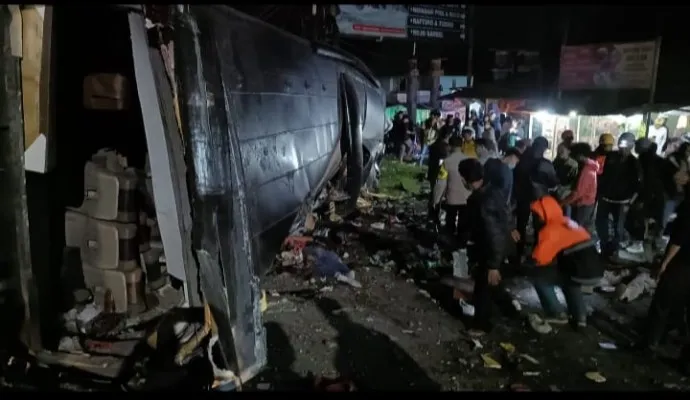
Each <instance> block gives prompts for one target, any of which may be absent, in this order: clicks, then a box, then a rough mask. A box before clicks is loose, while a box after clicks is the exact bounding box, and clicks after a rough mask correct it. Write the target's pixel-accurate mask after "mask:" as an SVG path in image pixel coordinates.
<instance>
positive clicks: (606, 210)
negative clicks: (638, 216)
mask: <svg viewBox="0 0 690 400" xmlns="http://www.w3.org/2000/svg"><path fill="white" fill-rule="evenodd" d="M609 217H611V219H612V220H613V227H611V224H610V221H609ZM624 222H625V206H624V205H623V204H620V203H610V202H608V201H605V200H603V199H602V200H599V204H598V205H597V215H596V226H597V235H598V236H599V240H600V243H601V252H602V254H603V255H605V256H612V255H614V254H616V252H617V251H618V248H619V247H620V243H621V240H623V235H624V232H623V230H624V227H623V226H624V225H623V223H624ZM611 231H613V235H611Z"/></svg>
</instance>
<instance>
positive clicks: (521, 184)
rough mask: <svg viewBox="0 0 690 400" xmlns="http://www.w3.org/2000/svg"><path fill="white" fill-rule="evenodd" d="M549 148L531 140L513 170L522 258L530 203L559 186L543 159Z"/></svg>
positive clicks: (539, 138)
mask: <svg viewBox="0 0 690 400" xmlns="http://www.w3.org/2000/svg"><path fill="white" fill-rule="evenodd" d="M548 148H549V141H548V140H546V138H544V137H543V136H539V137H538V138H536V139H534V143H533V144H532V145H531V146H530V147H528V148H527V150H526V151H525V152H524V153H523V154H522V156H521V157H520V162H519V163H518V165H517V167H516V168H515V174H514V178H515V181H514V184H513V195H514V196H515V203H516V205H515V216H516V220H517V230H518V232H519V233H520V237H521V238H522V239H521V240H520V242H519V243H518V245H517V249H516V250H517V255H518V257H520V258H522V257H523V256H524V255H525V254H524V247H525V246H524V245H525V243H524V242H525V235H526V232H527V223H528V222H529V216H530V205H531V204H532V202H533V201H534V200H536V199H538V198H540V197H542V196H543V195H545V194H548V193H549V192H550V191H552V190H554V189H555V188H556V186H558V177H557V176H556V171H555V170H554V168H553V164H552V163H551V161H549V160H547V159H546V158H544V153H545V152H546V150H547V149H548Z"/></svg>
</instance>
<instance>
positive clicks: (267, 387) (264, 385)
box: [256, 382, 271, 390]
mask: <svg viewBox="0 0 690 400" xmlns="http://www.w3.org/2000/svg"><path fill="white" fill-rule="evenodd" d="M256 390H271V384H270V383H268V382H259V383H257V384H256Z"/></svg>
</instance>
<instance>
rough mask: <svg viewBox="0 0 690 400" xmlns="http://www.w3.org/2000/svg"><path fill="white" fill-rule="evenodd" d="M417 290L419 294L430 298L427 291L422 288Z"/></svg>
mask: <svg viewBox="0 0 690 400" xmlns="http://www.w3.org/2000/svg"><path fill="white" fill-rule="evenodd" d="M418 292H419V294H421V295H422V296H424V297H426V298H428V299H430V298H431V295H430V294H429V292H427V291H426V290H424V289H419V290H418Z"/></svg>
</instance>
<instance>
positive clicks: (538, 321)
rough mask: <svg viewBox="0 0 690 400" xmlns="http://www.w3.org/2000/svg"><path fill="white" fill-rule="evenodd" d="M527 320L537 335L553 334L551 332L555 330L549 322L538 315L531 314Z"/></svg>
mask: <svg viewBox="0 0 690 400" xmlns="http://www.w3.org/2000/svg"><path fill="white" fill-rule="evenodd" d="M527 319H528V321H529V324H530V326H531V327H532V329H534V331H535V332H537V333H541V334H542V335H546V334H548V333H551V331H552V330H553V328H551V325H549V323H548V322H546V321H544V320H543V319H542V318H541V317H540V316H538V315H537V314H529V315H528V317H527Z"/></svg>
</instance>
